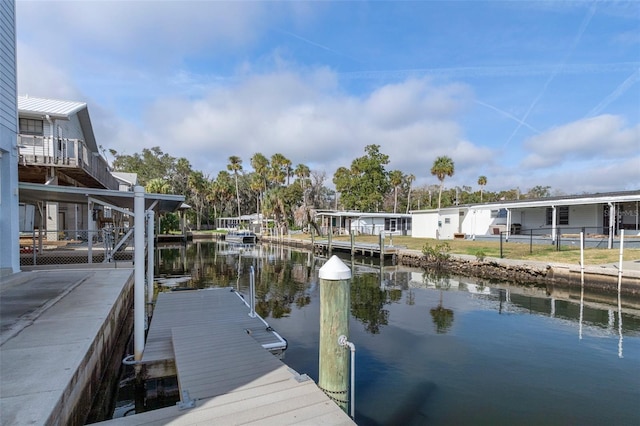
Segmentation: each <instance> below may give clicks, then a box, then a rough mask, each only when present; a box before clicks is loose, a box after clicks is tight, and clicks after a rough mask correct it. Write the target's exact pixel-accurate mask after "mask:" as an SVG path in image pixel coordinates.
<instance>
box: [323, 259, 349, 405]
mask: <svg viewBox="0 0 640 426" xmlns="http://www.w3.org/2000/svg"><path fill="white" fill-rule="evenodd" d="M319 278H320V347H319V352H320V353H319V369H318V386H319V387H320V389H322V390H323V392H324V393H326V394H327V396H329V398H331V399H332V400H334V401H335V402H336V403H337V404H338V406H340V408H342V409H343V410H344V411H345V412H346V411H347V404H348V401H347V399H348V393H347V392H348V386H349V375H348V372H349V361H348V360H349V353H348V352H347V351H346V350H345V348H344V347H342V346H340V344H339V343H338V339H339V338H340V337H341V336H345V337H346V339H348V336H349V308H350V302H349V292H350V289H349V287H350V280H351V270H350V269H349V267H347V265H345V264H344V263H343V262H342V260H340V258H338V257H337V256H332V257H331V258H330V259H329V260H328V261H327V263H325V264H324V265H323V266H322V268H320V271H319Z"/></svg>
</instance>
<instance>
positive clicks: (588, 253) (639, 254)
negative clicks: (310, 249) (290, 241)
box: [291, 234, 640, 265]
mask: <svg viewBox="0 0 640 426" xmlns="http://www.w3.org/2000/svg"><path fill="white" fill-rule="evenodd" d="M291 238H299V239H306V240H309V239H310V237H309V235H304V234H294V235H292V236H291ZM333 240H334V241H350V237H349V236H348V235H346V236H345V235H341V236H337V237H334V238H333ZM358 242H361V243H369V244H378V242H379V240H378V236H376V235H359V236H357V237H356V243H358ZM445 242H446V243H448V244H449V247H450V248H451V251H450V253H454V254H468V255H472V256H476V255H478V253H479V252H482V253H484V256H485V257H500V242H499V241H495V242H494V241H472V240H446V241H444V240H441V241H438V240H435V239H431V238H413V237H409V236H398V235H396V236H394V237H393V245H396V246H403V247H406V248H407V249H410V250H422V248H423V247H424V246H425V244H429V245H431V246H436V245H438V244H442V243H445ZM390 243H391V240H390V238H389V237H386V238H385V244H390ZM502 250H503V255H504V256H503V257H504V258H506V259H521V260H537V261H543V262H556V263H569V264H579V263H580V248H579V247H576V246H573V245H572V246H562V250H561V251H556V247H555V245H551V244H548V245H546V244H534V245H533V253H532V254H530V253H529V244H528V243H526V244H523V243H514V242H509V243H507V242H504V243H503V246H502ZM619 259H620V250H619V249H617V248H614V249H613V250H607V249H600V248H587V249H585V251H584V263H585V265H599V264H603V263H613V262H618V261H619ZM637 259H640V249H637V248H625V249H624V260H637Z"/></svg>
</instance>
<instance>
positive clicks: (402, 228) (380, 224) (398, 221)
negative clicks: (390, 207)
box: [316, 210, 412, 235]
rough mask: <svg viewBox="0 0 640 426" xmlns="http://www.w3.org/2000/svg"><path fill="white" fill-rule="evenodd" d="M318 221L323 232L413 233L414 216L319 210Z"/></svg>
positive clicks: (366, 233)
mask: <svg viewBox="0 0 640 426" xmlns="http://www.w3.org/2000/svg"><path fill="white" fill-rule="evenodd" d="M316 221H317V223H318V225H319V226H320V229H321V230H322V233H323V234H326V233H329V232H331V233H334V234H352V233H353V234H364V235H379V234H381V233H385V234H392V235H411V229H412V225H411V223H412V216H411V215H410V214H404V213H363V212H357V211H329V210H326V211H318V212H317V213H316Z"/></svg>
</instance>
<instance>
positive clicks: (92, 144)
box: [18, 96, 98, 152]
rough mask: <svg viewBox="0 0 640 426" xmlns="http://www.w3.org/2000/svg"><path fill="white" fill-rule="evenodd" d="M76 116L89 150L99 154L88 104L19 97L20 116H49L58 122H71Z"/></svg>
mask: <svg viewBox="0 0 640 426" xmlns="http://www.w3.org/2000/svg"><path fill="white" fill-rule="evenodd" d="M74 114H76V115H77V116H78V120H79V121H80V126H81V127H82V133H83V134H84V143H85V144H86V145H87V148H89V150H90V151H91V152H98V144H97V143H96V137H95V135H94V134H93V125H92V124H91V118H90V117H89V109H88V108H87V104H86V103H84V102H74V101H61V100H56V99H44V98H32V97H31V96H18V116H26V117H39V118H45V116H47V115H48V116H49V117H50V118H54V119H57V120H69V119H70V118H71V116H73V115H74Z"/></svg>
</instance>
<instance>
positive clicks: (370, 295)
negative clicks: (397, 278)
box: [351, 273, 402, 334]
mask: <svg viewBox="0 0 640 426" xmlns="http://www.w3.org/2000/svg"><path fill="white" fill-rule="evenodd" d="M401 297H402V290H399V289H382V288H380V278H379V277H378V275H377V274H371V273H367V274H362V275H354V276H353V277H352V279H351V315H353V317H354V318H355V319H357V320H358V321H360V322H362V323H363V324H364V328H365V330H366V331H368V332H369V333H372V334H378V333H380V326H383V325H387V324H388V323H389V311H388V310H386V309H384V305H386V304H389V303H392V302H398V301H399V300H400V298H401Z"/></svg>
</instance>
